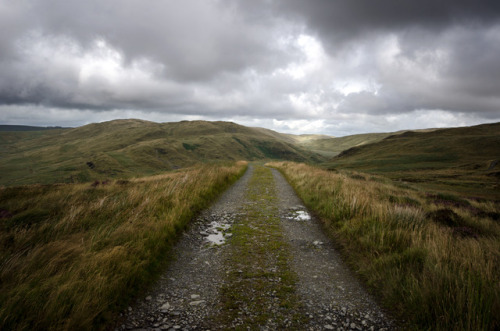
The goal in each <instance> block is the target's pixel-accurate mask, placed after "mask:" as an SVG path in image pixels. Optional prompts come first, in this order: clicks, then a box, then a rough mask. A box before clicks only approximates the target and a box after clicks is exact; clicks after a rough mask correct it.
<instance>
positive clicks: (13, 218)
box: [0, 162, 246, 330]
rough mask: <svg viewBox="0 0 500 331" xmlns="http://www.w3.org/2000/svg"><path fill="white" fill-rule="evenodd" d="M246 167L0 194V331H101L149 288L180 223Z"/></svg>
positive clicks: (192, 170) (26, 188) (201, 169)
mask: <svg viewBox="0 0 500 331" xmlns="http://www.w3.org/2000/svg"><path fill="white" fill-rule="evenodd" d="M245 169H246V163H245V162H238V163H237V164H233V165H227V166H208V165H206V166H200V167H193V168H190V169H188V170H183V171H179V172H175V173H168V174H165V175H158V176H154V177H145V178H138V179H133V180H130V181H110V182H104V183H102V182H100V183H93V184H91V183H87V184H75V185H73V184H65V185H50V186H40V185H33V186H23V187H11V188H2V189H0V243H1V244H0V329H4V330H7V329H9V330H11V329H13V330H32V329H57V330H75V329H90V328H100V327H103V325H105V323H106V322H109V319H110V318H111V317H112V316H113V314H114V313H116V312H117V311H118V310H119V309H121V308H123V305H125V304H126V303H127V300H130V298H131V297H133V295H134V294H136V293H137V292H138V291H140V290H141V289H142V288H144V286H145V285H147V284H148V283H150V282H151V281H152V280H154V279H155V277H156V276H157V274H158V272H159V271H160V270H161V268H162V267H163V266H164V265H165V262H166V261H167V260H168V256H169V254H168V251H169V249H170V247H171V244H172V243H173V242H174V241H175V239H176V237H177V235H178V234H179V232H180V231H181V230H182V229H183V228H184V227H185V225H186V224H187V223H188V222H189V220H190V219H191V218H192V217H193V216H194V215H195V214H196V213H197V212H198V211H200V210H201V209H202V208H204V207H206V206H207V204H208V203H209V202H210V201H212V200H213V199H214V198H215V197H216V196H217V195H218V194H220V193H221V192H222V191H223V190H224V189H225V188H226V187H227V186H228V185H229V184H230V183H232V182H234V180H236V178H237V177H238V176H240V175H241V174H242V173H243V171H244V170H245Z"/></svg>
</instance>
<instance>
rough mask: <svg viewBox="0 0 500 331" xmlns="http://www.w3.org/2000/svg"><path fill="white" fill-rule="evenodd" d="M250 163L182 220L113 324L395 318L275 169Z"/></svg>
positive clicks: (384, 326)
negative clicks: (163, 266) (161, 259)
mask: <svg viewBox="0 0 500 331" xmlns="http://www.w3.org/2000/svg"><path fill="white" fill-rule="evenodd" d="M256 169H257V170H256ZM256 169H254V167H249V170H248V171H247V173H246V174H245V175H244V176H243V177H242V178H241V179H240V180H239V181H238V182H237V183H236V184H235V185H233V186H232V187H231V188H230V189H229V190H228V191H227V192H225V194H224V195H223V196H222V197H221V198H220V199H219V200H218V201H217V202H216V203H215V204H214V205H213V206H212V207H211V208H209V209H207V210H206V211H205V212H203V213H202V214H201V215H200V216H199V217H198V218H197V220H195V221H194V222H193V223H192V225H191V226H190V228H189V229H188V230H187V231H186V233H185V234H184V235H183V237H182V238H181V239H180V240H179V242H178V244H177V245H176V247H175V248H174V250H173V252H174V254H175V258H174V260H173V261H172V262H171V263H170V264H169V267H168V268H167V270H166V271H165V273H164V275H163V276H162V277H161V279H160V281H159V282H158V284H156V286H154V288H152V289H151V290H150V292H149V293H147V294H146V295H145V297H144V298H140V299H139V300H138V301H137V303H136V304H134V305H133V306H131V307H129V308H128V309H127V310H126V311H125V312H123V314H122V319H121V321H120V322H119V323H118V327H117V330H219V329H234V328H237V329H252V330H273V329H297V330H390V329H395V328H396V324H395V323H394V322H393V321H392V320H391V319H390V318H388V317H387V315H386V314H385V313H384V312H382V310H381V309H380V308H379V307H378V306H377V304H376V303H375V301H374V300H373V298H372V297H371V296H370V295H369V294H368V293H367V292H366V291H365V290H364V289H363V287H362V286H361V284H359V282H358V281H357V279H356V278H355V277H354V276H353V275H352V274H351V272H350V271H349V270H348V269H347V268H346V266H345V265H344V264H343V263H342V261H341V259H340V257H339V255H338V253H337V252H336V251H335V249H334V247H333V246H332V245H331V244H330V240H329V238H327V237H326V236H325V235H324V233H323V232H322V230H321V225H320V224H319V222H318V221H317V220H316V219H314V218H313V217H311V215H310V214H309V212H308V211H307V209H306V208H305V207H304V206H303V204H302V202H301V201H300V199H299V198H298V197H297V196H296V195H295V193H294V191H293V189H292V188H291V187H290V185H289V184H288V183H287V182H286V180H285V179H284V178H283V176H282V175H281V174H280V173H279V172H278V171H276V170H271V169H267V168H262V167H256Z"/></svg>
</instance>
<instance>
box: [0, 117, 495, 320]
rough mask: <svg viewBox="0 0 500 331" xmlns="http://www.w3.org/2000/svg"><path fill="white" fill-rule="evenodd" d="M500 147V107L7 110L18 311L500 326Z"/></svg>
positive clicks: (9, 268) (1, 143) (3, 270)
mask: <svg viewBox="0 0 500 331" xmlns="http://www.w3.org/2000/svg"><path fill="white" fill-rule="evenodd" d="M499 153H500V124H499V123H496V124H484V125H479V126H474V127H466V128H452V129H431V130H419V131H415V132H414V131H401V132H395V133H374V134H363V135H355V136H348V137H329V136H322V135H302V136H298V135H290V134H282V133H278V132H274V131H271V130H267V129H262V128H250V127H244V126H241V125H238V124H235V123H229V122H205V121H192V122H187V121H183V122H178V123H154V122H148V121H142V120H115V121H110V122H103V123H96V124H89V125H86V126H83V127H79V128H45V129H44V130H36V128H35V129H33V127H29V128H23V127H18V126H17V127H15V128H9V127H8V126H2V128H1V130H0V293H2V294H0V303H1V304H0V328H2V329H15V330H28V329H29V330H32V329H34V330H47V329H49V330H72V329H75V328H81V329H106V328H107V329H109V328H110V327H111V325H115V326H114V327H116V328H118V329H134V328H151V329H155V328H160V329H161V328H162V327H163V329H166V330H168V329H177V328H174V327H176V326H178V327H179V328H180V329H182V328H184V329H186V330H187V329H198V328H200V329H203V328H206V329H233V328H235V327H236V328H237V327H240V328H247V327H248V328H250V329H253V328H268V329H296V330H299V329H304V328H306V329H307V328H311V329H312V330H321V329H330V328H331V329H342V328H343V329H346V330H348V329H352V326H351V324H352V325H354V329H357V328H359V329H361V330H364V329H366V330H369V329H370V328H371V327H372V326H373V327H374V328H376V329H378V328H395V329H399V328H402V329H410V330H420V329H436V330H448V329H456V330H471V329H474V330H480V329H481V330H490V329H495V328H497V327H498V326H499V325H500V324H499V323H500V321H499V320H498V318H497V316H500V311H499V307H500V302H499V301H498V298H499V297H500V288H499V286H498V278H497V275H498V272H499V270H500V263H499V261H500V224H499V223H498V222H499V215H500V202H499V201H500V195H499V192H500V191H499V177H498V172H499V167H500V165H499V160H500V154H499ZM240 160H246V161H240ZM248 162H250V163H248ZM247 168H248V169H249V170H247ZM239 178H241V179H239ZM238 179H239V180H238ZM287 182H288V183H289V184H290V185H291V187H290V186H288V185H289V184H287ZM234 183H236V184H234ZM233 184H234V185H233ZM292 187H293V189H292ZM228 188H229V190H227V189H228ZM226 190H227V191H226ZM224 192H226V193H225V195H223V196H222V198H221V200H220V201H222V202H218V203H215V201H216V200H217V199H218V198H219V197H221V195H222V194H223V193H224ZM221 203H222V204H221ZM210 206H211V207H210ZM209 207H210V208H209ZM293 215H296V216H297V218H296V219H295V220H294V217H295V216H293ZM308 215H309V216H311V219H308ZM302 217H303V218H302ZM213 222H215V223H213ZM211 224H215V225H213V226H212V225H211ZM208 235H212V236H214V238H215V239H214V240H215V241H214V242H215V243H220V244H221V245H220V246H219V245H218V244H217V245H215V246H214V244H210V242H209V241H206V238H205V237H206V236H208ZM186 238H187V239H186ZM214 254H215V255H214ZM193 264H194V265H193ZM184 268H186V269H184ZM176 270H177V271H176ZM182 275H184V276H182ZM203 275H206V276H203ZM339 275H346V276H345V277H344V276H339ZM198 277H200V278H199V279H198ZM203 277H208V278H203ZM339 277H340V278H339ZM342 277H344V278H342ZM172 279H174V280H172ZM204 279H205V280H204ZM205 285H206V286H205ZM183 286H184V287H183ZM365 288H366V289H368V290H369V292H370V294H367V293H366V292H365V290H364V289H365ZM151 291H153V292H151ZM148 293H149V294H148ZM148 298H149V299H148ZM365 299H366V300H365ZM133 302H137V303H136V304H135V305H134V303H133ZM192 302H196V304H192V305H191V303H192ZM363 302H364V303H363ZM167 303H168V305H167ZM129 307H130V308H129ZM141 307H142V308H141ZM162 307H163V308H162ZM210 307H212V308H210ZM263 307H268V308H265V309H264V308H263ZM344 308H345V309H344ZM148 309H149V310H148ZM190 309H191V310H190ZM385 310H387V311H388V312H389V314H385V313H382V311H385ZM190 311H191V312H190ZM36 312H40V313H36ZM42 312H43V313H42ZM120 314H122V316H121V317H120ZM198 315H199V316H200V317H203V318H202V319H201V320H196V317H195V316H198ZM365 316H368V317H370V318H365ZM377 316H378V317H377ZM382 316H384V317H382ZM389 316H391V317H389ZM151 318H152V319H153V320H151ZM396 321H397V322H396Z"/></svg>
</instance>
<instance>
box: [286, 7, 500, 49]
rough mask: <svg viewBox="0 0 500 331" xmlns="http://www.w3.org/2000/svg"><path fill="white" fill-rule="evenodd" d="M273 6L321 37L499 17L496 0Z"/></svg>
mask: <svg viewBox="0 0 500 331" xmlns="http://www.w3.org/2000/svg"><path fill="white" fill-rule="evenodd" d="M277 8H278V10H280V11H282V12H283V13H287V14H288V15H291V16H293V17H296V18H302V19H303V20H304V22H305V23H306V25H307V26H308V27H309V28H311V29H313V30H316V31H318V32H319V33H320V34H321V36H322V37H323V39H325V40H328V39H331V38H333V39H337V38H345V39H352V38H354V37H356V36H357V35H358V34H360V33H370V32H373V31H374V30H383V31H394V30H396V31H397V30H400V29H406V28H410V27H425V28H428V29H443V28H446V27H448V26H450V25H455V24H490V23H492V22H495V21H497V20H498V19H499V18H500V2H498V1H495V0H485V1H483V0H482V1H476V0H456V1H455V0H439V1H436V0H420V1H412V0H410V1H401V0H378V1H371V0H334V1H331V0H311V1H301V0H279V1H278V2H277Z"/></svg>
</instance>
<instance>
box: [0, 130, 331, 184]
mask: <svg viewBox="0 0 500 331" xmlns="http://www.w3.org/2000/svg"><path fill="white" fill-rule="evenodd" d="M0 151H1V155H0V185H22V184H33V183H42V184H45V183H54V182H84V181H93V180H105V179H107V178H128V177H132V176H139V175H151V174H155V173H159V172H162V171H166V170H172V169H178V168H183V167H186V166H190V165H193V164H195V163H204V162H214V161H228V160H264V159H275V160H293V161H299V162H321V161H324V159H323V158H322V157H321V156H320V155H317V154H315V153H313V152H309V151H307V150H306V149H304V148H302V147H300V146H298V145H295V144H294V140H293V139H291V138H290V137H287V135H283V134H280V133H277V132H274V131H271V130H265V129H258V128H249V127H245V126H241V125H238V124H235V123H230V122H206V121H182V122H178V123H155V122H148V121H143V120H114V121H109V122H104V123H95V124H89V125H85V126H82V127H78V128H73V129H53V130H43V131H29V132H0Z"/></svg>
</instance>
